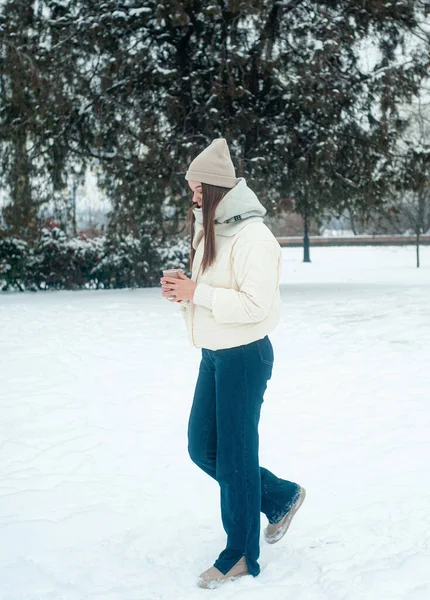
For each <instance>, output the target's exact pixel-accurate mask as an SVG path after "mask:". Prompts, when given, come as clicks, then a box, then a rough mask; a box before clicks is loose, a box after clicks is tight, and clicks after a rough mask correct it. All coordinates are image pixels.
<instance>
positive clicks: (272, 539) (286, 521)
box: [264, 488, 306, 544]
mask: <svg viewBox="0 0 430 600" xmlns="http://www.w3.org/2000/svg"><path fill="white" fill-rule="evenodd" d="M305 498H306V490H305V488H300V494H299V497H298V498H297V500H296V502H295V504H293V506H292V507H291V510H290V511H289V512H288V513H287V514H286V515H285V517H284V518H283V520H282V524H281V526H280V527H279V529H278V531H277V532H276V533H274V534H273V535H268V534H267V530H266V531H265V532H264V537H265V540H266V542H267V543H268V544H276V542H279V540H282V538H283V537H284V535H285V534H286V533H287V531H288V529H289V527H290V525H291V521H292V520H293V517H294V515H295V514H296V512H297V511H298V510H299V508H300V507H301V505H302V504H303V502H304V501H305Z"/></svg>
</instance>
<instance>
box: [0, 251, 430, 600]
mask: <svg viewBox="0 0 430 600" xmlns="http://www.w3.org/2000/svg"><path fill="white" fill-rule="evenodd" d="M283 252H284V258H285V264H284V272H283V285H282V300H283V307H282V321H281V323H280V325H279V327H278V328H277V330H276V331H275V332H274V333H273V334H272V335H271V339H272V342H273V345H274V348H275V354H276V363H275V369H274V375H273V378H272V380H271V382H269V387H268V391H267V394H266V399H265V402H264V405H263V411H262V420H261V426H260V434H261V452H260V454H261V463H262V464H263V465H265V466H267V467H268V468H270V469H272V470H273V471H274V472H275V473H277V474H278V475H279V476H283V477H286V478H291V479H292V480H295V481H298V482H299V483H301V484H302V485H304V486H305V487H306V489H307V492H308V496H307V499H306V502H305V503H304V505H303V507H302V508H301V510H300V511H299V513H298V514H297V516H296V517H295V519H294V521H293V524H292V526H291V529H290V531H289V532H288V534H287V536H286V537H285V538H284V539H283V540H282V541H281V542H279V544H277V545H275V546H273V547H271V546H267V545H266V544H264V542H262V546H261V559H260V564H261V568H262V572H261V575H260V576H259V577H257V578H256V579H252V578H250V577H249V578H243V579H242V580H239V581H236V582H234V583H230V584H226V585H225V586H223V587H221V588H219V589H218V590H214V591H211V592H206V591H202V590H200V589H199V588H197V587H196V584H195V580H196V577H197V576H198V574H199V573H200V572H201V571H203V570H205V569H206V568H207V567H208V566H210V565H211V564H212V561H213V560H214V559H215V558H216V556H217V555H218V553H219V551H220V550H222V548H223V547H224V542H225V538H224V532H223V530H222V526H221V521H220V516H219V498H218V489H217V485H216V483H215V482H213V481H212V480H210V479H209V478H208V477H207V476H205V475H204V474H203V473H202V472H200V471H199V470H198V469H197V467H195V466H194V465H193V464H192V463H191V461H190V460H189V458H188V455H187V447H186V446H187V442H186V427H187V419H188V412H189V408H190V403H191V399H192V394H193V389H194V383H195V379H196V374H197V368H198V363H199V352H198V351H197V350H195V349H193V348H191V347H189V345H188V342H187V339H186V336H185V330H184V325H183V322H182V317H181V316H180V315H179V314H178V310H177V307H176V306H175V305H172V304H169V303H168V302H166V301H164V300H163V299H161V297H160V290H159V289H146V290H134V291H130V290H119V291H98V292H97V291H91V292H47V293H42V292H41V293H37V294H32V293H25V294H19V293H4V294H2V295H0V330H1V336H0V353H1V361H0V389H1V411H2V419H1V425H0V448H1V470H0V540H1V541H0V598H1V600H23V599H24V598H25V599H26V600H82V599H85V600H96V599H97V600H98V599H103V600H155V599H157V600H160V599H162V600H171V599H175V600H193V599H197V598H201V597H203V596H202V594H212V596H211V597H214V598H223V599H224V598H225V599H228V600H229V599H232V598H235V599H236V598H238V599H241V598H243V599H245V598H246V600H266V599H267V598H279V599H280V600H287V599H291V598H294V599H295V600H406V599H407V600H427V599H428V598H429V597H430V576H429V575H428V565H429V564H430V563H429V559H430V540H429V530H430V514H429V511H428V507H429V502H430V483H429V477H428V457H429V455H430V436H429V433H430V411H429V408H428V391H429V389H430V370H429V368H428V365H429V363H430V349H429V343H428V341H429V336H430V308H429V297H430V295H429V294H430V248H429V247H425V248H423V249H422V264H423V267H422V268H421V269H419V270H418V269H416V268H415V267H414V260H415V256H414V249H413V247H408V248H405V247H399V248H379V247H377V248H375V247H368V248H313V249H312V250H311V258H312V260H313V262H312V263H311V264H304V263H302V262H301V261H302V251H301V249H284V251H283ZM262 525H263V526H264V525H265V522H264V519H262Z"/></svg>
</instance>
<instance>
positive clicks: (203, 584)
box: [197, 573, 249, 590]
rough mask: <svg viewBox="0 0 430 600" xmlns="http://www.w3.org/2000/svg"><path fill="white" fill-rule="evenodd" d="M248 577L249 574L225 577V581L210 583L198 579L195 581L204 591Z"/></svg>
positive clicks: (211, 581) (215, 580) (219, 580)
mask: <svg viewBox="0 0 430 600" xmlns="http://www.w3.org/2000/svg"><path fill="white" fill-rule="evenodd" d="M246 575H249V573H241V574H240V575H234V576H233V577H226V578H225V579H212V580H210V581H202V580H201V579H199V580H198V581H197V585H198V586H199V587H200V588H203V589H204V590H215V589H216V588H219V587H220V586H221V585H224V583H229V582H230V581H236V579H240V578H241V577H245V576H246Z"/></svg>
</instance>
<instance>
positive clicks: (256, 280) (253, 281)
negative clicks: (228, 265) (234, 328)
mask: <svg viewBox="0 0 430 600" xmlns="http://www.w3.org/2000/svg"><path fill="white" fill-rule="evenodd" d="M280 262H281V249H280V246H279V244H278V243H277V242H275V241H273V242H272V241H262V242H252V243H251V242H250V243H246V244H244V245H241V246H240V247H239V248H237V249H235V250H234V251H233V273H234V276H235V279H236V282H237V284H238V287H239V291H236V290H233V289H225V288H218V287H212V286H209V285H206V284H203V283H200V284H198V285H197V288H196V290H195V294H194V303H195V304H200V305H202V306H206V308H209V309H212V314H213V316H214V318H215V321H216V322H217V323H218V324H220V325H221V324H227V323H238V324H245V323H258V322H260V321H263V320H264V319H265V318H266V317H267V316H268V315H269V312H270V308H271V306H272V303H273V298H274V295H275V293H276V290H277V288H278V285H279V274H280Z"/></svg>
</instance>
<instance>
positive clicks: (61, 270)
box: [29, 227, 85, 290]
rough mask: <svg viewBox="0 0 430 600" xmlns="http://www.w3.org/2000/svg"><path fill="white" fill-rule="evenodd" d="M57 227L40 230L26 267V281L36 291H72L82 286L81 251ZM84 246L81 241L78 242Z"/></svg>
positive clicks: (77, 242) (76, 242)
mask: <svg viewBox="0 0 430 600" xmlns="http://www.w3.org/2000/svg"><path fill="white" fill-rule="evenodd" d="M79 242H80V241H79V240H69V239H68V238H67V235H66V233H65V232H64V231H62V230H61V229H60V228H59V227H54V228H52V229H50V228H47V227H45V228H43V229H42V231H41V234H40V238H39V239H38V240H37V242H36V244H35V247H34V251H33V258H32V261H31V263H30V265H29V280H30V281H31V283H32V284H33V285H35V286H36V287H37V288H38V289H55V290H63V289H68V290H73V289H79V288H80V287H82V286H83V283H84V279H83V277H82V273H81V271H80V264H81V262H82V254H83V250H82V249H81V248H80V247H79ZM82 243H85V242H81V244H82Z"/></svg>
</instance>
